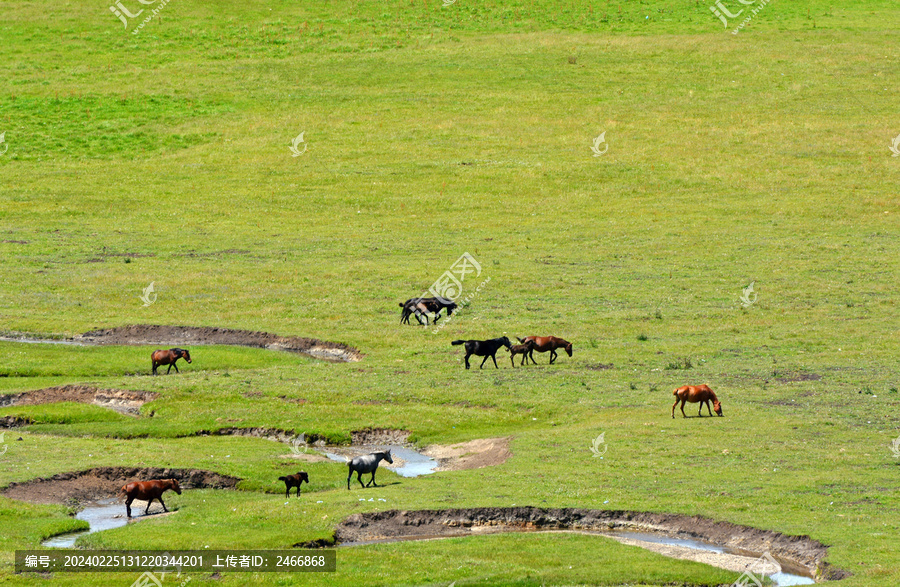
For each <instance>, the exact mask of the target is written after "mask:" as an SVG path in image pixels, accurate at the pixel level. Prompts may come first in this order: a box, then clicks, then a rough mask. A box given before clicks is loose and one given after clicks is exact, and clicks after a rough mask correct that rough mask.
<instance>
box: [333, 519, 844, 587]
mask: <svg viewBox="0 0 900 587" xmlns="http://www.w3.org/2000/svg"><path fill="white" fill-rule="evenodd" d="M528 530H531V531H536V530H545V531H546V530H550V531H567V530H568V531H588V532H604V533H608V532H612V531H615V530H631V531H644V532H652V533H655V534H660V535H664V536H670V537H673V538H687V539H692V540H700V541H703V542H707V543H710V544H715V545H719V546H722V547H725V548H727V549H729V550H731V551H732V552H734V553H737V554H738V555H740V554H744V555H745V556H758V555H759V554H761V553H763V552H770V553H771V554H772V555H773V556H775V557H776V558H777V559H778V560H779V562H783V563H785V566H786V567H789V568H796V569H802V570H803V571H804V572H805V573H808V574H810V575H811V576H814V577H816V578H822V579H842V578H844V577H847V576H849V573H847V572H846V571H843V570H841V569H837V568H834V567H832V566H830V565H829V564H828V563H826V562H824V558H825V557H826V555H827V554H828V549H827V547H826V546H825V545H823V544H822V543H821V542H819V541H817V540H813V539H812V538H810V537H809V536H788V535H785V534H782V533H780V532H773V531H770V530H760V529H758V528H751V527H749V526H740V525H737V524H732V523H730V522H716V521H714V520H711V519H708V518H703V517H700V516H685V515H679V514H660V513H650V512H633V511H611V510H588V509H579V508H562V509H544V508H532V507H512V508H471V509H449V510H419V511H404V510H389V511H384V512H370V513H358V514H353V515H351V516H349V517H348V518H346V519H345V520H344V521H343V522H341V523H340V524H339V525H338V526H337V528H336V529H335V542H336V543H348V542H351V543H355V542H372V541H385V540H399V539H415V538H438V537H451V536H468V535H473V534H477V533H486V532H492V531H498V532H509V531H528ZM710 556H712V555H710ZM703 562H708V561H703ZM742 569H743V568H742V567H741V568H737V569H734V570H742Z"/></svg>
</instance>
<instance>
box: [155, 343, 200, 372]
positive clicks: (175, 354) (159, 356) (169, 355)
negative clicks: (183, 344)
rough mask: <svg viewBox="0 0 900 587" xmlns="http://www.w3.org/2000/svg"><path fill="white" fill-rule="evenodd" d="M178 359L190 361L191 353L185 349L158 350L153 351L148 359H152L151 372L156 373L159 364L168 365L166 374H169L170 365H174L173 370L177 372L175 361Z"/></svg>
mask: <svg viewBox="0 0 900 587" xmlns="http://www.w3.org/2000/svg"><path fill="white" fill-rule="evenodd" d="M178 359H184V360H185V361H187V362H188V363H190V362H191V353H189V352H188V351H187V350H186V349H177V348H176V349H169V350H167V351H163V350H159V351H153V354H152V355H150V360H151V361H153V374H154V375H156V374H157V373H156V368H157V367H159V366H160V365H168V366H169V368H168V369H166V375H168V374H169V371H171V370H172V367H175V372H176V373H178V365H176V364H175V361H177V360H178Z"/></svg>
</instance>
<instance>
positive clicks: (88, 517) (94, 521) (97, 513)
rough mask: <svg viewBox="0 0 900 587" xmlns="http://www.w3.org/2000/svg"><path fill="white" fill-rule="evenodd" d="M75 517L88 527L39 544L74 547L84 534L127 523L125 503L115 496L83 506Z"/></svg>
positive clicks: (51, 546) (53, 546)
mask: <svg viewBox="0 0 900 587" xmlns="http://www.w3.org/2000/svg"><path fill="white" fill-rule="evenodd" d="M75 519H77V520H84V521H85V522H87V523H88V524H90V528H88V529H87V530H80V531H78V532H69V533H67V534H60V535H59V536H53V537H52V538H48V539H47V540H44V541H43V542H41V545H42V546H47V547H50V548H74V547H75V541H76V540H78V538H80V537H81V536H84V535H85V534H91V533H92V532H99V531H100V530H110V529H112V528H118V527H120V526H124V525H125V524H127V523H128V517H127V516H126V515H125V504H123V503H120V502H119V501H118V500H116V499H115V498H110V499H101V500H100V501H98V502H97V503H94V504H91V505H89V506H87V507H85V508H84V509H83V510H81V511H80V512H78V513H77V514H76V515H75Z"/></svg>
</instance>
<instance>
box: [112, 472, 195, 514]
mask: <svg viewBox="0 0 900 587" xmlns="http://www.w3.org/2000/svg"><path fill="white" fill-rule="evenodd" d="M169 489H171V490H172V491H174V492H175V493H177V494H178V495H181V487H179V485H178V479H157V480H155V481H132V482H131V483H127V484H125V485H123V486H122V491H124V492H125V496H126V499H125V511H126V512H127V513H128V517H129V518H130V517H131V502H133V501H134V500H136V499H140V500H145V499H146V500H147V509H146V510H144V515H147V514H149V513H150V504H151V503H153V500H154V499H158V500H159V503H161V504H162V506H163V510H164V511H169V510H168V509H167V508H166V504H165V503H163V500H162V494H163V493H164V492H166V491H167V490H169Z"/></svg>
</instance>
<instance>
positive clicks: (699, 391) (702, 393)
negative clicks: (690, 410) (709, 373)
mask: <svg viewBox="0 0 900 587" xmlns="http://www.w3.org/2000/svg"><path fill="white" fill-rule="evenodd" d="M672 395H674V396H675V403H674V404H672V417H673V418H674V417H675V406H677V405H678V402H681V415H682V416H684V417H685V418H687V414H685V413H684V403H685V402H691V403H692V404H695V403H697V402H700V411H699V412H698V413H697V415H698V416H702V415H703V404H706V409H707V410H709V415H710V416H712V410H710V409H709V402H710V400H712V405H713V409H715V410H716V414H718V415H719V416H721V415H722V402H720V401H719V398H717V397H716V394H715V393H713V390H711V389H710V388H709V386H708V385H706V384H704V385H685V386H683V387H679V388H678V389H676V390H675V391H673V392H672Z"/></svg>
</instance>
